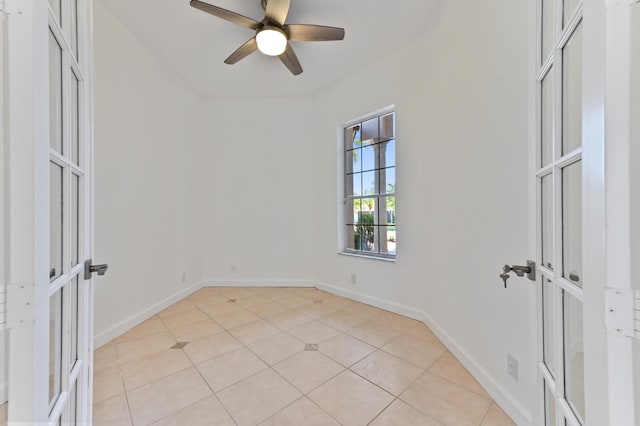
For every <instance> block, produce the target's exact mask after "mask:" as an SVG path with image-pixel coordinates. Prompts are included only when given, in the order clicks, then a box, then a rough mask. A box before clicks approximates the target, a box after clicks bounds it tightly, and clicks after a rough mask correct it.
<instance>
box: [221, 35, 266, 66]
mask: <svg viewBox="0 0 640 426" xmlns="http://www.w3.org/2000/svg"><path fill="white" fill-rule="evenodd" d="M257 49H258V43H257V42H256V38H255V37H253V38H252V39H250V40H249V41H247V42H246V43H245V44H243V45H242V46H240V47H238V48H237V49H236V51H235V52H233V53H232V54H231V55H229V57H228V58H227V59H225V60H224V63H225V64H229V65H233V64H235V63H236V62H239V61H240V60H242V59H244V58H246V57H247V56H249V55H250V54H252V53H253V52H255V51H256V50H257Z"/></svg>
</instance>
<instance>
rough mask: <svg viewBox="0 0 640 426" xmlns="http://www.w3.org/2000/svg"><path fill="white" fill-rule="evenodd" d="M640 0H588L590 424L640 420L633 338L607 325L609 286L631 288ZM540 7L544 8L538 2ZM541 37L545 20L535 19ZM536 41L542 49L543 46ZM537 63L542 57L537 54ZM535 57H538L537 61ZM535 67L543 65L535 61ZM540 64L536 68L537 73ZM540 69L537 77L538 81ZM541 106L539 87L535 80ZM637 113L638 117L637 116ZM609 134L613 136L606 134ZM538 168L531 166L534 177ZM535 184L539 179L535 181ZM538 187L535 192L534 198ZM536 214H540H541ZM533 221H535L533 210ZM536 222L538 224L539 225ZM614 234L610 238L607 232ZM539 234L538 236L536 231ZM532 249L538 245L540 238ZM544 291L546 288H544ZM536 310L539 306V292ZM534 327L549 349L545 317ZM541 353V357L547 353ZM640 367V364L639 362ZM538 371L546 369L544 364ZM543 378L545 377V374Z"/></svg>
mask: <svg viewBox="0 0 640 426" xmlns="http://www.w3.org/2000/svg"><path fill="white" fill-rule="evenodd" d="M634 2H637V0H583V2H582V3H583V12H584V15H583V24H584V25H583V37H584V39H583V43H584V46H585V48H584V49H583V98H582V102H583V111H582V117H583V125H582V134H583V145H582V147H583V148H582V149H583V151H582V152H583V157H582V161H583V259H584V260H583V269H584V279H585V283H584V298H583V320H584V351H585V406H586V424H587V425H616V426H633V425H635V416H636V413H635V412H634V401H635V399H634V396H635V393H634V391H635V392H640V389H635V390H634V383H633V379H634V366H633V358H632V355H633V353H632V338H633V337H630V336H625V335H621V333H619V332H616V331H615V330H609V331H607V320H606V309H605V307H606V306H607V301H606V294H607V290H609V291H610V290H611V289H620V290H630V289H631V288H632V283H631V276H632V275H631V271H632V269H631V267H632V265H631V257H630V254H631V235H632V233H631V231H632V227H631V223H632V219H631V218H630V212H631V210H630V206H631V201H630V198H631V193H630V189H631V188H630V179H631V176H630V170H629V159H630V158H631V157H630V147H631V144H632V141H631V135H630V128H631V126H630V120H631V110H630V93H631V90H630V82H631V69H630V60H629V58H630V56H631V48H632V47H631V46H632V41H631V34H632V33H631V27H630V16H631V12H630V8H631V7H640V5H635V6H631V4H632V3H634ZM538 13H539V10H538ZM535 34H536V36H535V38H533V40H537V39H538V35H537V34H538V28H537V24H536V26H535ZM538 52H539V51H538V49H536V54H537V53H538ZM535 61H536V62H535V63H536V64H537V61H538V58H537V57H536V58H535ZM532 63H533V61H532ZM532 69H536V68H535V65H532ZM533 74H535V71H533V72H532V75H533ZM534 78H535V77H533V78H530V81H531V82H533V80H534ZM530 94H531V99H532V101H531V104H532V107H533V111H537V108H538V105H537V102H534V100H535V99H536V88H535V85H532V86H530ZM534 114H535V113H533V112H532V113H531V114H530V118H531V119H530V123H531V126H532V127H531V132H530V134H531V139H530V150H529V153H530V156H531V162H530V164H531V169H530V170H536V166H537V164H535V159H536V158H537V157H536V149H537V140H536V139H537V138H536V137H535V134H536V133H537V132H536V130H535V129H536V126H537V119H535V120H534V117H535V115H534ZM636 119H637V118H636ZM605 141H606V142H605ZM534 174H535V172H530V176H532V177H533V175H534ZM530 187H531V188H535V180H531V181H530ZM537 196H538V195H537V194H536V191H535V190H532V191H531V192H530V197H531V200H532V204H531V205H532V206H536V205H537V203H536V200H537ZM534 216H535V215H534ZM530 223H532V224H535V223H536V220H535V219H534V218H532V219H531V220H530ZM533 228H534V229H536V227H535V226H534V227H533ZM605 236H606V238H605ZM532 241H536V238H534V237H532ZM531 250H532V251H533V252H534V253H535V252H536V251H537V249H536V247H535V244H533V243H532V245H531ZM537 297H539V295H538V296H537ZM537 297H536V298H535V299H534V300H535V305H536V306H535V312H537V313H538V315H540V313H539V308H538V306H539V303H540V302H539V300H536V299H537ZM536 322H537V324H538V327H537V331H536V333H534V334H533V338H534V339H535V343H534V344H533V347H534V348H535V351H536V353H537V354H538V357H539V358H540V357H541V354H540V353H539V351H540V342H541V341H542V337H541V336H542V330H541V329H540V327H539V324H541V321H540V317H539V316H538V318H537V319H536ZM540 359H541V358H540ZM636 368H638V367H636ZM536 376H538V377H539V375H538V373H537V371H536ZM539 379H540V378H539ZM542 386H543V384H542V381H541V379H540V380H539V383H538V390H537V392H536V396H537V402H536V404H535V405H534V416H533V420H534V424H536V425H538V424H544V411H543V409H544V408H543V407H544V401H543V400H542V399H541V398H542V393H541V389H542Z"/></svg>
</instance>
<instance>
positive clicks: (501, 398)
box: [317, 282, 533, 426]
mask: <svg viewBox="0 0 640 426" xmlns="http://www.w3.org/2000/svg"><path fill="white" fill-rule="evenodd" d="M317 287H318V289H320V290H324V291H327V292H329V293H332V294H335V295H337V296H342V297H346V298H348V299H351V300H355V301H357V302H362V303H366V304H369V305H372V306H375V307H377V308H381V309H385V310H387V311H391V312H394V313H396V314H400V315H404V316H407V317H410V318H413V319H416V320H418V321H422V322H423V323H424V324H425V325H426V326H427V327H429V328H430V329H431V331H432V332H433V333H434V334H435V335H436V336H437V337H438V339H440V341H441V342H442V344H444V345H445V346H446V347H447V349H448V350H449V351H450V352H451V353H452V354H453V355H454V356H455V357H456V358H457V359H458V361H460V363H461V364H462V365H464V367H465V368H466V369H467V370H468V371H469V373H471V375H472V376H473V377H474V378H475V379H476V380H477V381H478V383H480V385H482V387H483V388H484V389H485V390H486V391H487V392H488V393H489V395H491V397H492V398H493V399H494V401H496V402H497V403H498V405H500V407H502V409H503V410H504V411H505V412H506V413H507V414H508V415H509V416H510V417H511V419H513V421H514V422H515V423H516V424H518V425H529V426H530V425H532V424H533V420H532V416H531V412H530V411H529V410H527V409H526V408H525V407H523V406H522V404H520V403H519V402H518V401H517V400H516V399H515V398H514V397H513V396H512V395H511V394H510V393H509V392H508V391H507V390H505V389H504V387H502V386H501V385H500V384H499V383H498V382H496V381H495V380H494V379H493V377H492V376H491V375H490V374H489V373H487V371H486V370H485V369H484V368H483V367H482V366H481V365H480V363H478V362H477V361H476V360H475V358H473V356H471V354H469V353H468V352H467V351H466V350H465V349H464V348H463V347H462V346H461V345H460V344H459V343H458V342H457V341H456V340H455V339H454V338H453V337H452V336H451V335H450V334H449V333H447V332H446V331H445V330H444V329H443V328H442V327H441V326H440V325H439V324H438V323H437V322H436V321H434V320H433V318H431V316H429V315H428V314H427V313H426V312H424V311H420V310H418V309H415V308H411V307H409V306H406V305H402V304H399V303H394V302H389V301H388V300H384V299H381V298H377V297H373V296H368V295H366V294H364V293H360V292H357V291H353V290H349V289H345V288H342V287H338V286H334V285H332V284H327V283H323V282H318V283H317Z"/></svg>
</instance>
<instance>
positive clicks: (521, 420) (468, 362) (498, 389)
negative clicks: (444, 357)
mask: <svg viewBox="0 0 640 426" xmlns="http://www.w3.org/2000/svg"><path fill="white" fill-rule="evenodd" d="M423 322H424V323H425V325H426V326H427V327H429V328H430V329H431V331H432V332H433V334H435V335H436V336H437V337H438V339H440V341H441V342H442V344H444V345H445V346H446V347H447V349H448V350H449V352H451V353H452V354H453V355H454V356H455V357H456V358H457V359H458V361H460V363H461V364H462V365H463V366H464V367H465V368H466V369H467V370H468V371H469V373H471V375H472V376H473V377H474V378H475V379H476V380H477V381H478V383H480V385H482V387H483V388H484V389H485V390H486V391H487V393H488V394H489V395H491V397H492V398H493V400H494V401H496V402H497V403H498V405H499V406H500V407H501V408H502V409H503V410H504V411H505V412H506V413H507V414H508V415H509V416H510V417H511V419H512V420H513V421H514V422H515V423H516V424H517V425H533V418H532V413H531V412H530V411H529V410H527V409H526V408H525V407H523V406H522V404H520V403H519V402H518V401H517V400H516V399H515V398H514V397H513V395H511V393H509V392H508V391H507V390H506V389H505V388H504V387H502V386H501V385H500V384H499V383H498V382H496V381H495V379H494V378H493V377H492V376H491V375H490V374H489V373H488V372H487V371H486V370H485V369H484V368H483V367H482V366H481V365H480V363H478V361H476V359H475V358H474V357H473V356H471V354H470V353H469V352H467V351H466V350H465V349H464V348H463V347H462V346H461V345H460V344H459V343H458V342H457V341H456V340H455V339H454V338H453V337H451V335H450V334H449V333H447V332H446V331H444V329H443V328H442V327H441V326H440V325H439V324H438V323H437V322H436V321H434V320H433V318H431V317H430V316H429V315H428V314H427V313H426V312H424V313H423Z"/></svg>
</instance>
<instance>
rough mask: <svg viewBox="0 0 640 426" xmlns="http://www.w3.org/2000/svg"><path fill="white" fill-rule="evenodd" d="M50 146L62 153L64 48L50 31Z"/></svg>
mask: <svg viewBox="0 0 640 426" xmlns="http://www.w3.org/2000/svg"><path fill="white" fill-rule="evenodd" d="M49 146H50V147H51V148H52V149H54V150H55V151H57V152H59V153H62V152H63V151H62V49H61V48H60V45H59V44H58V42H57V41H56V38H55V37H54V35H53V33H52V32H49Z"/></svg>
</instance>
